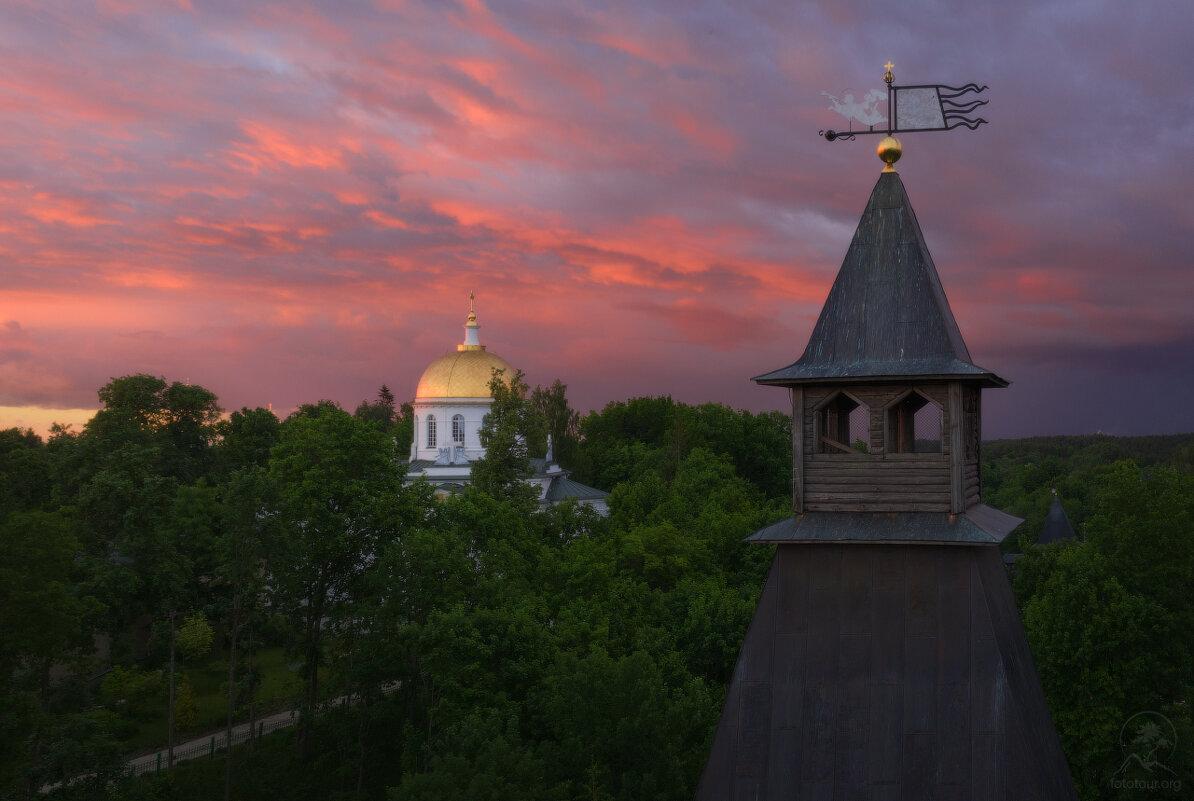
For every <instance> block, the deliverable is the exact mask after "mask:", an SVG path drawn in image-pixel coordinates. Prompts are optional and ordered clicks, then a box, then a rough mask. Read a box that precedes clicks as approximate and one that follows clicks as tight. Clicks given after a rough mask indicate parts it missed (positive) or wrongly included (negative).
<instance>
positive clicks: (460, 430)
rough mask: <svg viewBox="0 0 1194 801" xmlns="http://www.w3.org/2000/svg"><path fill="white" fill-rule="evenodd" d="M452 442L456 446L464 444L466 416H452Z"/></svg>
mask: <svg viewBox="0 0 1194 801" xmlns="http://www.w3.org/2000/svg"><path fill="white" fill-rule="evenodd" d="M452 442H453V443H454V444H456V445H463V444H464V415H463V414H454V415H452Z"/></svg>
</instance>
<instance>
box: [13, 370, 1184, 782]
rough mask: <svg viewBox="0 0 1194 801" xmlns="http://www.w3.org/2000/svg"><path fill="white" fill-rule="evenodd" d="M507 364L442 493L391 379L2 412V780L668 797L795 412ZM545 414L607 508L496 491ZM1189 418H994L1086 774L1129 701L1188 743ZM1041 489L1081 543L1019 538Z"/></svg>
mask: <svg viewBox="0 0 1194 801" xmlns="http://www.w3.org/2000/svg"><path fill="white" fill-rule="evenodd" d="M506 386H509V387H511V389H510V390H509V391H508V392H506V394H504V395H503V396H502V398H501V399H500V403H498V404H496V405H495V406H496V409H497V413H495V414H494V415H493V417H492V419H490V420H489V421H487V426H488V427H489V428H488V430H487V433H486V436H487V441H488V442H489V443H490V444H491V447H492V448H494V451H493V453H492V454H490V455H489V456H488V457H487V459H486V460H485V461H486V463H484V464H481V465H480V466H479V467H480V474H481V475H482V476H485V477H486V480H485V481H482V482H479V485H478V486H473V487H470V488H467V489H465V490H464V491H462V492H460V493H458V494H455V495H450V496H447V497H442V498H437V497H436V495H435V493H434V492H433V491H432V489H431V487H430V486H428V485H427V484H426V483H425V482H422V481H419V482H414V483H410V484H408V483H407V482H405V481H404V462H403V459H404V458H405V456H406V455H407V453H408V452H409V445H410V435H411V417H412V415H411V407H410V405H409V404H399V403H398V402H396V400H395V398H394V396H393V394H392V393H391V392H390V391H389V389H388V388H386V387H385V386H383V387H381V389H380V390H379V392H378V394H377V397H376V398H375V399H372V400H366V401H362V403H361V404H360V405H359V406H358V407H357V408H356V409H355V412H354V413H349V412H348V411H346V410H344V409H342V408H340V407H339V406H338V405H337V404H335V403H332V402H330V401H319V402H316V403H313V404H308V405H304V406H303V407H301V408H300V409H299V410H297V411H296V412H295V413H294V414H292V415H290V416H289V417H288V418H286V419H284V420H279V419H278V418H277V417H276V416H275V415H274V414H273V413H272V412H270V411H268V410H265V409H241V410H237V411H233V412H231V413H230V414H224V413H223V410H221V409H220V407H219V405H218V399H217V398H216V397H215V395H214V394H213V393H211V392H209V391H208V390H205V389H203V388H202V387H196V386H191V385H187V384H180V383H178V382H175V383H168V382H167V381H166V380H164V379H161V378H157V377H153V376H147V375H133V376H125V377H122V378H117V379H113V381H112V382H110V383H109V384H108V385H106V386H105V387H103V388H102V389H101V390H100V392H99V397H100V400H101V402H102V403H103V409H101V411H100V412H98V413H97V414H96V416H95V417H94V418H93V419H92V420H91V421H90V422H89V423H88V424H87V425H86V426H85V427H84V428H83V430H81V431H79V432H72V431H70V430H62V429H59V430H56V431H55V432H54V433H53V434H52V435H51V436H50V437H49V439H48V440H44V441H43V440H42V439H41V438H39V437H37V436H36V435H34V434H32V433H30V432H27V431H20V430H16V429H10V430H7V431H0V479H2V480H0V498H2V503H0V546H2V547H3V552H4V556H5V558H4V559H3V560H2V561H0V573H2V574H3V575H0V608H2V609H3V610H4V617H5V622H6V625H5V626H4V627H2V629H0V683H2V684H0V789H2V791H3V793H4V795H5V796H13V797H33V796H35V795H38V793H39V791H40V790H42V789H43V788H47V787H49V786H51V785H54V784H55V783H56V782H62V781H70V783H69V784H67V785H63V786H60V787H58V788H57V789H56V790H55V791H54V792H53V793H51V794H50V796H51V797H53V796H62V797H78V798H90V797H96V798H98V797H111V795H112V794H113V793H115V794H116V795H117V796H120V797H133V798H136V797H145V798H180V799H181V798H210V797H212V796H214V795H216V794H217V793H219V792H221V791H223V790H224V789H225V787H227V788H228V791H229V792H230V794H231V795H234V796H236V797H261V798H271V797H287V798H321V799H322V798H332V797H354V798H355V797H363V798H384V797H390V798H401V799H407V798H410V799H447V798H453V799H456V798H492V799H501V798H510V799H527V798H531V799H533V798H542V799H572V798H601V799H642V798H654V799H670V798H675V799H680V798H688V797H691V795H692V792H693V789H694V787H695V784H696V781H697V779H698V777H699V774H700V770H701V767H702V766H703V764H704V760H705V756H706V753H707V749H708V747H709V743H710V740H711V737H712V733H713V729H714V726H715V725H716V722H717V717H718V715H719V713H720V709H721V704H722V701H723V698H724V693H725V688H726V685H727V682H728V680H729V677H730V674H731V672H732V670H733V667H734V663H735V660H736V658H737V654H738V649H739V648H740V646H741V643H742V639H743V636H744V633H745V629H746V626H747V624H748V622H749V621H750V619H751V616H752V613H753V609H754V605H755V602H756V600H757V597H758V593H759V591H760V590H761V588H762V583H763V579H764V576H765V574H766V570H767V567H768V565H769V562H770V558H771V554H772V549H771V548H770V547H768V546H761V545H747V544H744V543H743V542H742V538H743V537H745V536H746V535H748V534H750V533H752V532H753V531H755V530H757V529H758V528H760V527H762V526H764V525H767V524H769V523H771V522H773V521H775V520H777V519H780V518H782V517H784V516H786V515H787V514H789V513H790V485H789V482H790V476H791V445H790V437H791V425H790V419H789V418H788V417H787V416H786V415H783V414H779V413H764V414H758V415H756V414H751V413H749V412H743V411H735V410H732V409H729V408H727V407H724V406H721V405H718V404H704V405H699V406H693V405H688V404H683V403H679V402H676V401H673V400H672V399H671V398H668V397H654V398H633V399H630V400H627V401H624V402H622V401H618V402H611V403H609V404H608V405H607V406H606V407H605V408H603V409H601V410H599V411H594V412H590V413H588V414H586V415H579V414H577V413H576V412H575V411H573V410H572V409H571V408H570V407H569V406H568V402H567V397H566V387H565V386H564V385H563V384H561V383H560V382H558V381H557V382H555V383H554V384H552V385H550V386H548V387H546V388H545V387H537V388H535V389H531V388H529V387H527V386H526V385H525V384H523V383H522V382H521V381H516V382H513V383H512V384H510V385H506V384H503V387H506ZM504 391H505V390H504ZM548 434H550V435H551V441H552V443H553V450H554V453H555V456H556V458H557V459H558V460H559V461H560V462H561V463H562V464H563V465H564V466H565V467H566V468H568V469H570V470H572V471H573V475H574V477H575V478H576V479H577V480H579V481H583V482H587V483H591V484H593V485H595V486H598V487H601V488H603V489H606V490H608V491H609V492H610V493H611V495H610V498H609V509H610V513H609V515H608V516H607V517H601V516H599V515H597V514H596V513H594V512H593V511H592V510H590V509H588V508H585V507H583V506H578V505H575V504H570V503H566V504H561V505H558V506H546V507H545V506H541V505H540V504H539V503H538V501H537V499H536V498H535V497H534V496H533V494H528V493H526V492H520V491H518V483H517V481H514V480H512V477H516V476H517V471H518V465H519V464H520V462H519V461H518V460H519V459H522V458H525V457H526V456H527V455H530V456H542V455H543V452H544V450H545V448H546V443H547V440H548ZM1192 444H1194V437H1173V438H1147V440H1144V439H1142V440H1118V439H1113V438H1107V437H1099V438H1088V439H1080V440H1077V439H1073V438H1069V439H1056V440H1027V441H1017V442H997V443H987V444H985V445H984V448H985V451H984V466H983V467H984V481H985V483H986V496H987V497H986V501H987V502H988V503H989V504H991V505H994V506H1000V507H1002V508H1005V509H1007V510H1008V511H1010V512H1012V513H1014V514H1019V515H1021V516H1023V517H1026V518H1027V519H1028V522H1027V523H1026V524H1025V525H1024V526H1023V527H1022V529H1021V531H1019V532H1017V533H1016V534H1014V535H1013V536H1012V538H1009V539H1014V540H1015V542H1014V544H1012V545H1011V549H1012V550H1022V551H1024V554H1025V555H1024V556H1023V557H1022V558H1021V559H1020V560H1019V561H1018V562H1017V563H1016V574H1015V589H1016V591H1017V597H1018V600H1019V602H1020V604H1021V607H1022V612H1023V617H1024V620H1025V623H1026V627H1027V630H1028V634H1029V639H1030V642H1031V644H1032V648H1033V653H1034V655H1035V657H1036V660H1037V664H1038V669H1039V671H1040V674H1041V677H1042V682H1043V683H1044V685H1045V688H1046V692H1047V694H1048V696H1049V700H1050V703H1051V706H1052V709H1053V714H1054V718H1055V721H1056V723H1057V726H1058V729H1059V732H1060V733H1061V736H1062V739H1063V743H1064V744H1065V747H1066V751H1067V755H1068V757H1069V759H1070V762H1071V767H1072V770H1073V773H1074V778H1075V781H1076V783H1077V784H1078V786H1079V788H1080V791H1081V793H1082V795H1083V797H1084V798H1088V799H1096V798H1112V797H1116V798H1118V797H1130V796H1127V795H1112V794H1109V793H1110V792H1111V791H1110V790H1109V787H1110V785H1109V784H1108V782H1107V778H1108V776H1109V775H1110V774H1111V773H1113V772H1114V771H1115V769H1116V768H1117V767H1118V766H1119V761H1118V759H1122V757H1118V759H1117V756H1118V755H1119V753H1120V749H1119V744H1118V739H1117V738H1118V737H1119V735H1120V727H1121V726H1122V724H1123V723H1124V721H1125V720H1126V719H1127V718H1128V717H1129V716H1131V715H1132V714H1134V713H1135V712H1140V711H1144V710H1154V711H1157V712H1160V713H1163V714H1164V715H1166V716H1167V718H1169V719H1171V720H1173V721H1174V723H1175V725H1176V726H1177V727H1178V728H1179V729H1180V731H1179V732H1178V736H1179V737H1184V738H1186V739H1184V740H1183V741H1184V742H1194V732H1191V730H1190V716H1189V703H1188V702H1189V699H1190V689H1191V688H1190V680H1191V673H1190V669H1189V665H1191V664H1194V660H1192V658H1191V657H1192V656H1194V654H1191V653H1190V647H1191V645H1190V644H1191V643H1194V619H1192V617H1191V611H1190V605H1189V602H1188V598H1189V597H1191V596H1192V595H1194V542H1192V536H1194V535H1192V531H1194V525H1192V524H1194V478H1192V474H1191V445H1192ZM520 448H525V451H520V450H519V449H520ZM512 453H513V458H512V457H511V454H512ZM1054 489H1057V490H1058V494H1059V495H1060V497H1061V498H1062V499H1063V501H1064V502H1065V506H1066V510H1067V511H1068V512H1069V514H1070V516H1071V520H1072V521H1073V523H1074V527H1075V529H1076V530H1078V531H1079V532H1080V535H1081V539H1082V540H1083V542H1081V543H1079V542H1072V543H1068V544H1060V545H1054V546H1048V547H1047V548H1041V547H1037V546H1034V545H1033V542H1034V540H1035V534H1036V532H1037V531H1039V528H1040V525H1041V522H1043V519H1044V515H1045V514H1046V513H1047V510H1048V503H1049V502H1050V501H1051V499H1052V497H1053V496H1052V490H1054ZM172 666H173V667H172ZM208 668H210V670H208ZM205 671H207V672H205ZM209 675H210V676H211V677H212V678H210V679H209V680H208V679H205V678H204V677H205V676H209ZM204 681H207V682H208V685H210V686H207V685H204ZM329 701H339V702H338V703H335V704H333V705H332V706H330V707H329V706H328V702H329ZM274 709H296V710H298V711H299V723H298V725H297V726H295V727H292V728H287V729H283V730H282V731H280V732H279V733H277V734H272V735H267V736H266V737H264V738H262V739H261V740H260V741H259V742H258V741H254V742H253V743H252V745H251V749H252V751H251V753H250V750H249V749H250V746H249V745H248V744H246V745H245V746H241V747H238V749H235V750H234V752H233V753H232V757H231V758H229V761H227V762H225V761H224V760H225V758H226V755H225V754H223V753H218V754H216V755H215V758H214V759H211V760H197V761H195V762H182V763H179V764H178V765H177V766H176V767H175V769H174V770H173V771H169V770H168V768H169V767H170V765H169V764H168V762H169V760H168V759H167V760H166V762H167V764H166V765H165V766H164V768H163V770H162V772H161V773H160V774H154V775H152V776H147V777H140V778H130V777H127V776H125V775H124V774H123V770H124V768H123V766H124V764H125V762H126V760H127V759H128V758H129V756H130V755H131V754H132V752H133V751H135V750H137V748H146V749H147V750H148V749H154V750H157V749H168V748H169V745H170V743H172V742H180V741H181V739H182V738H183V737H187V738H189V737H193V736H195V735H196V734H198V733H200V732H202V733H203V734H204V735H206V734H208V733H212V732H214V731H216V730H218V729H223V728H226V727H227V726H230V725H231V724H232V723H234V722H244V721H250V720H255V719H256V718H257V717H258V716H260V715H262V714H264V713H265V712H267V711H273V710H274ZM204 721H207V722H206V723H204ZM205 727H206V728H205ZM138 743H139V744H138ZM1170 767H1172V768H1174V769H1175V770H1182V771H1185V772H1186V773H1185V775H1189V770H1190V765H1189V764H1188V760H1187V761H1186V762H1174V763H1173V764H1171V765H1170Z"/></svg>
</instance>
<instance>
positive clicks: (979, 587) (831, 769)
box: [696, 543, 1077, 801]
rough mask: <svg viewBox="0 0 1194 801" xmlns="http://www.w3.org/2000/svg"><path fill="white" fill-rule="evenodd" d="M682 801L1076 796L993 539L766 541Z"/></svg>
mask: <svg viewBox="0 0 1194 801" xmlns="http://www.w3.org/2000/svg"><path fill="white" fill-rule="evenodd" d="M696 798H697V801H741V800H745V799H750V800H751V801H756V799H761V798H767V799H813V798H825V799H836V798H842V799H856V798H857V799H880V798H881V799H887V801H923V799H928V798H959V799H961V798H965V799H970V801H1011V799H1050V800H1051V801H1076V799H1077V795H1076V794H1075V792H1074V788H1073V785H1072V784H1071V781H1070V773H1069V767H1068V765H1067V764H1066V760H1065V755H1064V754H1063V752H1062V749H1061V743H1060V741H1059V740H1058V737H1057V733H1056V731H1055V730H1054V728H1053V724H1052V719H1051V717H1050V715H1049V707H1048V704H1047V702H1046V700H1045V694H1044V692H1043V690H1042V689H1041V684H1040V681H1039V680H1038V679H1037V675H1036V670H1035V667H1034V665H1033V662H1032V655H1031V653H1030V652H1029V650H1028V642H1027V640H1026V638H1025V636H1024V629H1023V627H1022V626H1021V625H1020V621H1019V618H1018V616H1017V615H1016V603H1015V599H1014V598H1013V597H1012V592H1011V588H1010V586H1009V585H1008V581H1007V576H1006V573H1005V570H1004V567H1003V561H1002V560H1001V558H1000V554H999V548H998V546H996V545H979V546H969V547H959V546H957V545H923V546H917V547H909V546H907V545H899V544H883V543H868V544H865V545H847V544H833V543H824V544H801V545H782V544H781V545H779V546H778V548H777V549H776V555H775V561H774V562H773V563H772V566H771V573H770V575H769V576H768V578H767V584H766V586H765V587H764V588H763V594H762V596H761V597H760V598H759V605H758V607H757V609H756V611H755V616H754V619H753V620H752V621H751V624H750V629H749V630H748V631H747V634H746V642H745V643H744V644H743V646H742V652H741V654H740V655H739V657H738V663H737V665H736V666H735V667H734V675H733V678H732V679H731V682H730V687H729V691H728V693H727V695H726V703H725V707H724V709H723V711H722V715H721V721H720V722H719V723H718V726H717V731H716V733H715V734H714V738H713V747H712V749H711V750H710V753H709V760H708V762H707V763H706V765H705V772H704V774H703V775H702V777H701V782H700V786H699V787H698V789H697V793H696Z"/></svg>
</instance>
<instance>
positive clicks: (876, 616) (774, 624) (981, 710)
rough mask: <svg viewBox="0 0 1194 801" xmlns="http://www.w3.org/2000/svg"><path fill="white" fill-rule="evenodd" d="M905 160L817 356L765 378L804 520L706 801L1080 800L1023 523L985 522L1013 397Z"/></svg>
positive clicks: (793, 524)
mask: <svg viewBox="0 0 1194 801" xmlns="http://www.w3.org/2000/svg"><path fill="white" fill-rule="evenodd" d="M884 141H885V142H887V141H891V142H895V140H884ZM895 147H898V143H896V145H895ZM882 148H883V146H882V145H881V146H880V151H881V155H883V150H882ZM895 158H898V152H897V153H896V154H895V156H894V157H890V154H889V157H885V158H884V160H885V161H887V162H888V166H887V168H886V169H884V171H883V173H882V175H881V176H880V178H879V182H878V183H877V184H876V185H875V188H874V190H873V192H872V193H871V197H870V201H869V202H868V203H867V207H866V211H864V212H863V215H862V219H861V221H860V222H859V224H858V229H857V231H856V232H855V234H854V239H853V241H852V242H851V244H850V248H849V250H848V252H847V253H846V258H845V261H844V262H843V264H842V267H841V270H840V272H839V273H838V276H837V279H836V281H835V282H834V284H833V288H832V289H831V290H830V292H829V297H828V299H827V300H826V302H825V306H824V308H823V309H822V311H821V316H820V318H819V319H818V320H817V324H816V327H815V328H814V330H813V334H812V337H811V339H810V340H809V343H808V347H807V348H806V349H805V351H804V355H803V356H801V358H800V359H799V360H798V361H796V362H795V363H794V364H792V365H790V366H788V367H785V368H783V369H780V370H776V371H774V372H771V373H767V374H765V375H762V376H758V377H757V378H755V379H754V380H755V381H757V382H759V383H760V384H766V385H770V386H779V387H787V388H788V390H789V392H790V393H791V399H792V422H793V425H792V434H793V436H792V500H793V511H794V512H795V514H794V515H793V516H792V517H789V518H787V519H785V520H782V521H780V522H779V523H776V524H774V525H771V526H769V527H767V528H764V529H762V530H760V531H758V532H756V533H755V534H753V535H751V537H749V538H748V539H749V540H752V541H755V542H766V543H776V544H777V549H776V555H775V560H774V562H773V563H772V566H771V572H770V574H769V575H768V578H767V583H766V585H765V587H764V589H763V593H762V595H761V597H760V599H759V605H758V607H757V609H756V611H755V616H754V619H753V620H752V621H751V624H750V628H749V630H748V632H747V635H746V641H745V642H744V644H743V647H742V651H741V654H740V655H739V658H738V663H737V665H736V667H735V670H734V674H733V678H732V680H731V684H730V688H729V691H728V693H727V696H726V703H725V707H724V709H723V711H722V716H721V720H720V722H719V723H718V727H717V730H716V733H715V735H714V740H713V746H712V748H711V750H710V753H709V758H708V761H707V763H706V765H705V770H704V773H703V775H702V777H701V782H700V785H699V787H698V790H697V795H696V797H697V799H699V800H700V801H704V800H705V799H708V800H709V801H713V799H716V800H717V801H728V800H731V799H743V800H745V799H752V801H754V800H756V799H851V800H853V799H890V800H891V801H904V800H905V799H906V800H907V801H913V800H915V801H923V799H955V798H956V799H968V801H986V800H987V799H991V800H994V799H1000V800H1001V801H1002V800H1003V799H1009V800H1010V799H1022V798H1032V799H1067V800H1069V799H1076V795H1075V793H1074V789H1073V784H1072V782H1071V779H1070V774H1069V769H1068V767H1067V764H1066V761H1065V756H1064V754H1063V753H1062V750H1061V744H1060V741H1059V740H1058V737H1057V733H1056V730H1055V729H1054V727H1053V721H1052V718H1051V716H1050V714H1049V708H1048V706H1047V704H1046V701H1045V696H1044V692H1043V691H1042V689H1041V684H1040V680H1039V679H1038V677H1037V674H1036V668H1035V666H1034V665H1033V662H1032V656H1031V654H1030V653H1029V650H1028V643H1027V640H1026V638H1025V635H1024V629H1023V626H1022V625H1021V623H1020V619H1019V616H1018V614H1017V611H1016V605H1015V600H1014V598H1013V596H1012V592H1011V588H1010V586H1009V585H1008V580H1007V576H1006V573H1005V571H1004V568H1003V560H1002V557H1001V555H1000V552H999V542H1000V541H1001V540H1002V539H1003V538H1004V537H1005V536H1006V535H1007V534H1008V533H1009V532H1010V531H1011V530H1012V529H1013V528H1015V527H1016V526H1017V525H1018V524H1019V523H1020V522H1022V521H1020V520H1019V519H1018V518H1014V517H1011V516H1010V515H1006V514H1004V513H1002V512H999V511H996V510H995V509H991V508H989V507H987V506H983V505H982V504H981V502H980V498H981V485H980V477H979V455H980V454H979V451H980V443H981V430H982V429H981V422H982V421H981V402H980V394H981V391H982V389H983V388H988V387H1005V386H1007V382H1006V381H1004V380H1003V379H1001V378H999V377H998V376H996V375H995V374H994V373H991V372H990V371H988V370H984V369H983V368H981V367H978V366H976V365H975V364H974V363H973V362H972V361H971V359H970V354H969V352H968V351H967V349H966V344H965V343H964V342H963V341H962V335H961V333H960V332H959V330H958V325H957V323H956V322H955V320H954V316H953V313H952V311H951V310H950V307H949V302H948V301H947V299H946V297H945V292H944V290H943V289H942V287H941V281H940V279H939V278H938V275H937V270H936V267H935V266H934V265H933V260H932V258H931V257H930V256H929V252H928V249H927V248H926V247H925V242H924V237H923V235H922V234H921V230H920V226H919V225H918V224H917V221H916V217H915V215H914V214H913V213H912V207H911V205H910V204H909V202H908V196H907V194H906V193H905V191H904V186H903V183H902V182H901V181H900V177H899V175H898V174H897V173H896V172H895V170H894V169H892V166H891V165H892V162H894V161H895Z"/></svg>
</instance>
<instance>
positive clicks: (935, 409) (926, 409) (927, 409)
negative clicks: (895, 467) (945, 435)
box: [887, 392, 941, 453]
mask: <svg viewBox="0 0 1194 801" xmlns="http://www.w3.org/2000/svg"><path fill="white" fill-rule="evenodd" d="M887 452H888V453H941V407H940V406H938V405H937V404H936V403H933V401H931V400H929V399H928V398H926V397H925V396H924V395H921V394H920V393H919V392H910V393H908V395H906V396H904V398H903V399H901V400H900V402H899V403H896V404H895V405H894V406H892V407H891V408H889V409H888V410H887Z"/></svg>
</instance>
